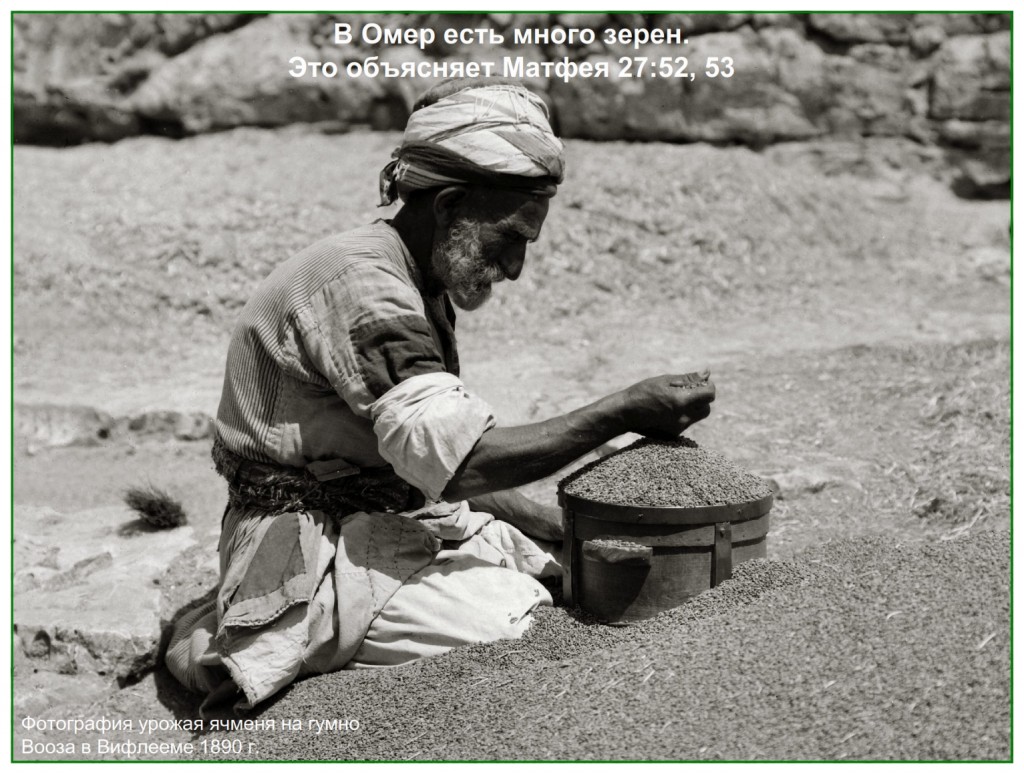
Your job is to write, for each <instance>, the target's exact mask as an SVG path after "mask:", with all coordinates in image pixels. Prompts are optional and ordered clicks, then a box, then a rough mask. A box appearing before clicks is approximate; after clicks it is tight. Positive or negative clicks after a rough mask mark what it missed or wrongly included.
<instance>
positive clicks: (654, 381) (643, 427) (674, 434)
mask: <svg viewBox="0 0 1024 774" xmlns="http://www.w3.org/2000/svg"><path fill="white" fill-rule="evenodd" d="M710 377H711V372H710V371H702V372H700V373H692V374H675V375H673V374H664V375H662V376H655V377H653V378H651V379H644V380H643V381H642V382H637V383H636V384H634V385H633V386H631V387H627V388H626V389H625V390H624V393H625V394H624V397H625V400H626V406H627V408H626V421H627V423H628V425H629V431H630V432H633V433H640V434H641V435H646V436H648V437H650V438H657V439H660V440H666V441H668V440H675V439H676V438H678V437H679V436H680V435H682V433H683V431H684V430H686V428H688V427H689V426H690V425H692V424H694V423H696V422H699V421H700V420H702V419H704V418H705V417H707V416H708V415H709V414H710V413H711V402H712V401H713V400H714V399H715V385H714V383H713V382H712V381H711V378H710Z"/></svg>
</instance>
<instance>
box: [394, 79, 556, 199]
mask: <svg viewBox="0 0 1024 774" xmlns="http://www.w3.org/2000/svg"><path fill="white" fill-rule="evenodd" d="M562 150H563V148H562V143H561V141H560V140H559V139H558V138H557V137H555V135H554V133H553V132H552V131H551V125H550V124H549V123H548V110H547V106H546V105H545V104H544V102H543V100H541V98H540V97H538V96H537V95H536V94H533V93H531V92H529V91H527V90H526V89H525V88H523V87H522V86H517V85H512V84H500V85H484V86H467V87H466V88H463V89H461V90H458V91H455V92H454V93H451V94H448V95H447V96H444V97H442V98H441V99H438V100H437V101H436V102H432V103H431V104H428V105H425V106H424V107H420V108H419V109H417V110H414V111H413V114H412V115H411V116H410V117H409V123H408V124H407V126H406V128H405V136H404V137H403V138H402V144H401V146H399V147H398V148H397V149H396V150H395V152H394V153H393V154H392V158H393V161H391V162H390V163H389V164H388V165H387V166H386V167H384V169H383V170H382V171H381V174H380V189H381V190H380V192H381V204H382V205H385V204H391V203H392V202H393V201H395V199H396V198H398V197H402V198H403V199H404V198H405V197H406V195H407V194H408V193H410V192H412V191H416V190H423V189H427V188H436V187H438V186H444V185H459V184H475V185H484V186H491V187H495V188H512V189H517V190H523V191H527V192H530V193H536V194H543V195H546V196H551V195H553V194H554V191H555V186H556V185H557V184H558V183H560V182H562V176H563V159H562Z"/></svg>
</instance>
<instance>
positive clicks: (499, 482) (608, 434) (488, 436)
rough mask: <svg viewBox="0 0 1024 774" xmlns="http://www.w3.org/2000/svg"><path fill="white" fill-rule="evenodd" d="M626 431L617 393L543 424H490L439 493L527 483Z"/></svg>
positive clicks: (454, 495)
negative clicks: (517, 425) (492, 426)
mask: <svg viewBox="0 0 1024 774" xmlns="http://www.w3.org/2000/svg"><path fill="white" fill-rule="evenodd" d="M628 431H629V406H628V403H627V401H626V400H625V399H624V397H623V396H622V394H621V393H615V394H613V395H609V396H608V397H606V398H602V399H600V400H598V401H596V402H594V403H591V404H590V405H589V406H584V407H583V408H581V409H577V410H575V411H572V412H570V413H568V414H564V415H562V416H560V417H555V418H553V419H548V420H545V421H544V422H537V423H536V424H532V425H522V426H519V427H495V428H491V429H490V430H488V431H487V432H486V433H484V434H483V436H481V438H480V441H479V442H478V443H477V445H476V446H475V447H474V448H473V451H472V452H470V454H469V455H468V456H467V457H466V459H465V460H464V461H463V463H462V465H461V466H460V467H459V469H458V470H457V471H455V475H454V476H452V479H451V480H450V481H449V482H448V486H446V487H445V490H444V493H443V497H444V499H446V500H463V499H466V498H469V497H474V496H476V495H481V494H485V493H487V492H495V491H498V490H502V489H511V488H512V487H516V486H521V485H523V484H528V483H530V482H531V481H536V480H537V479H540V478H544V477H545V476H550V475H551V474H552V473H554V472H556V471H558V470H560V469H561V468H564V467H565V466H566V465H568V464H569V463H570V462H572V461H573V460H575V459H578V458H579V457H582V456H583V455H584V454H586V453H587V452H589V451H590V450H592V449H595V448H596V447H598V446H600V445H601V444H603V443H607V442H608V441H610V440H611V439H612V438H615V437H616V436H619V435H622V434H623V433H625V432H628Z"/></svg>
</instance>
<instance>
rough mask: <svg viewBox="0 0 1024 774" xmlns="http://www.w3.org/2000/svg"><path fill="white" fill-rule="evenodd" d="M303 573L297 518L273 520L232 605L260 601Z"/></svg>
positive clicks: (290, 515)
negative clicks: (246, 601)
mask: <svg viewBox="0 0 1024 774" xmlns="http://www.w3.org/2000/svg"><path fill="white" fill-rule="evenodd" d="M305 572H306V562H305V560H304V559H303V557H302V546H301V543H300V539H299V514H298V513H283V514H281V515H279V516H277V517H275V518H274V522H273V523H272V524H271V525H270V528H269V529H268V530H267V532H266V534H265V535H264V536H263V540H261V541H260V544H259V547H258V548H257V549H256V553H255V555H254V556H253V558H252V561H251V562H250V563H249V569H248V570H247V571H246V573H245V577H243V578H242V582H241V583H240V584H239V585H238V589H237V590H236V591H235V593H234V595H232V597H231V603H232V604H234V603H236V602H243V601H245V600H247V599H255V598H257V597H263V596H266V595H267V594H270V593H272V592H274V591H277V590H278V589H280V588H281V587H282V586H284V585H285V584H286V583H287V582H288V581H290V580H291V579H292V578H294V577H296V576H297V575H302V574H304V573H305Z"/></svg>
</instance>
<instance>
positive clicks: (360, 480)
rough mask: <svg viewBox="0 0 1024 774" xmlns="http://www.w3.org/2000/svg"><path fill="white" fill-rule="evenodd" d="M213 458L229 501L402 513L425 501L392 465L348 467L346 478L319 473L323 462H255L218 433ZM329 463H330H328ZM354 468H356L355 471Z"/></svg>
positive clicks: (286, 508)
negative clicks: (307, 464) (296, 464)
mask: <svg viewBox="0 0 1024 774" xmlns="http://www.w3.org/2000/svg"><path fill="white" fill-rule="evenodd" d="M212 456H213V463H214V466H215V467H216V469H217V473H219V474H220V475H221V476H223V477H224V478H225V479H226V480H227V482H228V504H229V505H230V506H232V507H243V508H256V509H259V510H265V511H274V512H280V513H286V512H290V511H325V512H329V513H333V514H334V515H336V516H339V517H340V516H347V515H349V514H351V513H357V512H359V511H368V512H370V511H385V512H388V513H401V512H402V511H409V510H416V509H417V508H421V507H422V506H423V504H424V502H425V498H424V497H423V494H422V492H420V491H419V490H418V489H416V488H415V487H413V486H412V485H411V484H409V483H408V482H407V481H405V480H403V479H402V478H400V477H399V476H398V474H397V473H395V471H394V470H393V469H392V468H391V467H386V468H374V469H369V470H367V469H359V468H354V469H353V468H351V466H346V467H347V468H348V469H346V470H345V471H344V473H345V475H344V477H340V478H331V477H330V475H329V474H328V475H326V476H325V475H324V474H323V473H321V476H320V477H319V478H318V477H317V474H316V473H315V472H314V470H316V471H317V472H320V470H321V469H323V468H324V466H323V465H319V466H318V465H317V463H314V464H313V466H312V467H313V469H312V470H311V469H310V468H296V467H291V466H287V465H276V464H273V463H266V462H256V461H254V460H249V459H246V458H245V457H242V456H240V455H238V454H235V453H234V452H233V451H231V450H230V449H229V448H228V447H227V446H225V445H224V442H223V441H222V440H221V439H220V437H219V436H217V435H215V436H214V441H213V450H212ZM327 467H330V466H327ZM352 471H354V472H352Z"/></svg>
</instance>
